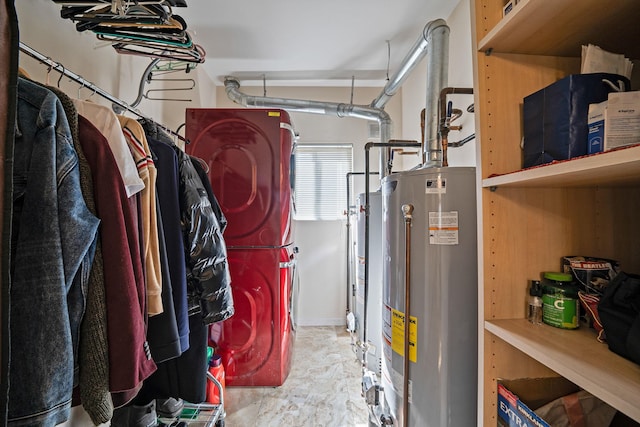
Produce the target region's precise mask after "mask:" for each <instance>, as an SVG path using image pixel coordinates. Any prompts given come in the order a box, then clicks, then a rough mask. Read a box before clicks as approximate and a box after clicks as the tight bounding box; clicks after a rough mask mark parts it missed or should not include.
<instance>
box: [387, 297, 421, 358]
mask: <svg viewBox="0 0 640 427" xmlns="http://www.w3.org/2000/svg"><path fill="white" fill-rule="evenodd" d="M404 318H405V315H404V313H403V312H401V311H399V310H396V309H395V308H392V309H391V348H392V349H393V351H395V352H396V353H398V354H399V355H400V356H404V331H405V326H404ZM417 343H418V318H417V317H415V316H410V317H409V360H410V361H412V362H414V363H417V362H418V348H417Z"/></svg>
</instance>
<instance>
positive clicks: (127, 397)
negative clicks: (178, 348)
mask: <svg viewBox="0 0 640 427" xmlns="http://www.w3.org/2000/svg"><path fill="white" fill-rule="evenodd" d="M78 124H79V126H78V127H79V133H80V142H81V144H82V148H83V150H84V153H85V156H86V157H87V160H88V161H89V165H90V166H91V170H92V173H93V177H94V181H93V182H94V195H95V200H96V210H97V213H98V216H99V217H100V218H101V220H102V225H101V238H102V243H103V248H104V251H103V261H104V277H105V290H106V301H107V319H108V322H107V331H108V338H109V340H108V344H109V378H110V380H109V384H110V391H111V392H112V398H113V404H114V406H115V407H118V406H122V405H124V404H126V403H128V402H130V401H131V400H132V399H133V398H134V397H135V396H136V394H137V393H138V391H139V390H140V388H141V387H142V382H143V381H144V380H145V379H146V378H148V377H149V376H150V375H151V374H152V373H153V372H155V370H156V369H157V368H156V365H155V362H154V361H153V359H152V358H151V355H150V353H149V349H148V344H147V342H146V311H147V310H146V286H145V280H144V269H143V264H142V256H141V252H140V250H141V249H140V248H141V243H140V229H139V222H140V221H139V219H138V197H137V196H134V197H127V195H126V192H125V190H124V184H123V182H122V178H121V176H120V174H119V172H118V168H117V165H116V161H115V159H114V156H113V153H112V151H111V149H110V147H109V144H108V142H107V141H106V138H105V137H104V135H102V133H101V132H100V131H99V130H98V129H97V128H96V127H95V126H93V125H92V124H91V123H90V122H89V120H87V119H85V118H84V117H83V116H79V117H78Z"/></svg>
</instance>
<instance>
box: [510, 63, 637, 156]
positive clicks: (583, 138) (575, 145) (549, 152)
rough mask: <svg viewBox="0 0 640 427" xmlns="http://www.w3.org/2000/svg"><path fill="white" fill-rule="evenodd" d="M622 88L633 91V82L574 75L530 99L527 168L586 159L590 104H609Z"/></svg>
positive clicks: (526, 102)
mask: <svg viewBox="0 0 640 427" xmlns="http://www.w3.org/2000/svg"><path fill="white" fill-rule="evenodd" d="M608 82H610V83H611V84H609V83H608ZM621 84H622V89H623V90H624V91H628V90H630V87H631V83H630V81H629V79H627V78H626V77H624V76H620V75H617V74H610V73H590V74H572V75H569V76H567V77H565V78H563V79H560V80H558V81H557V82H555V83H553V84H551V85H549V86H547V87H545V88H543V89H540V90H539V91H537V92H535V93H532V94H531V95H528V96H526V97H525V98H524V102H523V107H522V115H523V130H524V143H523V167H525V168H528V167H531V166H536V165H542V164H545V163H550V162H552V161H554V160H568V159H571V158H574V157H579V156H584V155H586V154H587V147H588V143H587V140H588V133H589V127H588V126H587V115H588V112H589V104H596V103H599V102H602V101H606V100H607V97H608V96H609V93H610V92H613V91H614V90H615V89H614V87H618V88H620V85H621Z"/></svg>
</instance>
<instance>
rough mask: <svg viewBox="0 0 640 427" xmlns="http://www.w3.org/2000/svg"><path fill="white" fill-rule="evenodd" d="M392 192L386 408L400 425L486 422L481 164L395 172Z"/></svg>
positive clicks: (386, 215) (386, 221)
mask: <svg viewBox="0 0 640 427" xmlns="http://www.w3.org/2000/svg"><path fill="white" fill-rule="evenodd" d="M382 193H383V239H384V244H383V254H384V260H385V262H384V263H383V297H382V298H383V312H382V321H383V323H382V333H383V357H382V378H381V383H382V387H383V390H384V401H385V404H384V406H385V412H387V413H390V416H391V418H392V419H393V421H394V424H393V425H396V426H403V427H408V426H411V427H447V426H448V427H460V426H472V425H476V422H477V420H476V413H477V412H476V404H477V403H476V402H477V401H476V397H477V363H478V361H477V346H478V344H477V342H478V341H477V280H478V279H477V244H476V242H477V235H476V229H477V226H476V189H475V168H465V167H459V168H453V167H452V168H435V167H434V168H425V169H418V170H412V171H408V172H401V173H396V174H391V175H389V176H387V177H385V178H384V180H383V183H382ZM403 206H404V213H405V214H406V213H407V212H408V211H409V209H408V207H409V206H410V207H412V208H413V209H412V211H411V215H409V217H408V218H407V216H406V215H404V214H403ZM407 261H408V262H407ZM407 271H408V272H409V276H408V277H409V279H410V280H409V289H410V291H409V300H408V302H407V301H406V299H405V295H406V293H405V289H406V283H405V279H406V278H407V274H406V273H407ZM407 305H408V306H409V311H410V313H409V318H410V328H409V351H408V353H409V363H408V372H407V373H406V374H407V375H405V372H404V370H405V354H404V352H405V351H404V349H405V344H404V343H405V341H404V340H405V326H404V325H405V323H404V322H405V315H406V314H407V313H406V306H407ZM405 380H406V381H407V382H406V384H405ZM405 390H407V391H408V393H407V394H408V397H409V399H408V405H407V406H406V407H405V405H404V399H405V396H404V393H405ZM405 414H408V415H405ZM405 417H406V418H407V419H406V421H405Z"/></svg>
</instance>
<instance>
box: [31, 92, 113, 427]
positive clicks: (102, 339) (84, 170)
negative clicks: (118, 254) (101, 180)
mask: <svg viewBox="0 0 640 427" xmlns="http://www.w3.org/2000/svg"><path fill="white" fill-rule="evenodd" d="M30 81H32V80H30ZM32 82H33V83H35V84H37V85H39V86H42V87H44V88H45V89H48V90H50V91H51V92H53V93H54V94H55V95H56V96H57V97H58V99H59V100H60V103H61V104H62V107H63V109H64V111H65V115H66V117H67V122H68V124H69V129H70V131H71V139H72V141H73V148H74V149H75V151H76V154H77V155H78V165H79V171H80V189H81V191H82V197H83V198H84V201H85V203H86V205H87V208H88V209H89V211H90V212H91V213H92V214H93V215H96V214H97V212H96V207H95V199H94V194H93V178H92V176H91V167H90V166H89V163H88V162H87V158H86V157H85V155H84V150H83V149H82V146H81V144H80V141H79V139H80V138H79V134H78V112H77V110H76V107H75V105H74V103H73V100H72V99H71V98H70V97H69V96H67V94H65V93H64V92H62V91H61V90H60V89H58V88H56V87H51V86H44V85H42V84H41V83H38V82H36V81H32ZM99 234H100V233H98V236H97V241H96V251H95V255H94V258H93V264H92V265H91V272H90V273H89V279H88V280H89V282H88V287H87V294H86V310H85V312H84V316H83V318H82V323H81V324H80V342H79V344H78V357H77V360H76V366H75V369H76V370H78V372H77V374H76V373H75V372H74V377H77V379H78V381H77V382H76V381H74V386H76V388H75V389H74V395H78V394H79V396H80V398H79V399H80V401H81V402H82V405H83V407H84V408H85V410H86V411H87V413H88V414H89V416H90V417H91V420H92V421H93V423H94V424H95V425H99V424H103V423H106V422H107V421H109V420H110V419H111V417H112V416H113V402H112V400H111V395H110V394H109V355H108V339H107V308H106V300H105V289H104V270H103V260H102V241H101V240H100V235H99ZM77 399H78V398H77V397H74V401H72V404H73V405H76V404H77V403H76V402H75V401H76V400H77Z"/></svg>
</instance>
